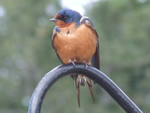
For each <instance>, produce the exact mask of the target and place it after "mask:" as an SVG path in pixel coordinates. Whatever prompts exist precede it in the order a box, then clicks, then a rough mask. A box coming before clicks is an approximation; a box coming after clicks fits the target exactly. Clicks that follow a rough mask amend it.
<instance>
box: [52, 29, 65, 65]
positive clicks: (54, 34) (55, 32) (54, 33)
mask: <svg viewBox="0 0 150 113" xmlns="http://www.w3.org/2000/svg"><path fill="white" fill-rule="evenodd" d="M57 32H60V29H59V28H58V27H55V28H54V29H53V35H52V47H53V49H54V50H55V52H56V55H57V56H58V58H59V60H60V61H61V63H62V64H64V63H63V62H62V60H61V59H60V57H59V55H58V53H57V49H56V48H55V46H54V39H55V37H56V35H57Z"/></svg>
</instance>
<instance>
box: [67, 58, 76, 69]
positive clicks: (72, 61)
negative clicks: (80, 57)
mask: <svg viewBox="0 0 150 113" xmlns="http://www.w3.org/2000/svg"><path fill="white" fill-rule="evenodd" d="M76 61H77V60H76V59H74V60H71V59H69V61H68V62H69V63H72V65H73V66H74V67H75V62H76Z"/></svg>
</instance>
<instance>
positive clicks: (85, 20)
mask: <svg viewBox="0 0 150 113" xmlns="http://www.w3.org/2000/svg"><path fill="white" fill-rule="evenodd" d="M80 24H86V25H87V26H88V27H89V28H90V29H91V30H92V31H93V33H94V34H95V35H96V37H97V47H96V51H95V53H94V55H93V57H92V59H91V63H92V66H93V67H95V68H97V69H100V55H99V42H98V34H97V32H96V30H95V29H94V27H93V23H92V22H91V20H90V19H89V18H88V17H82V18H81V20H80Z"/></svg>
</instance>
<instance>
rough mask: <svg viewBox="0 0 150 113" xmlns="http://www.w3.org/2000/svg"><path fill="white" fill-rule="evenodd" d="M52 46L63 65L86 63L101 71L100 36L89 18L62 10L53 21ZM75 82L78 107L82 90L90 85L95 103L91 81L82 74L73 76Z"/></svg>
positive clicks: (71, 11)
mask: <svg viewBox="0 0 150 113" xmlns="http://www.w3.org/2000/svg"><path fill="white" fill-rule="evenodd" d="M50 21H53V22H55V24H56V27H55V28H54V30H53V35H52V46H53V48H54V50H55V52H56V54H57V56H58V58H59V59H60V61H61V62H62V64H68V63H72V64H74V65H75V63H84V64H85V65H89V64H90V62H91V64H92V66H94V67H95V68H97V69H100V59H99V43H98V34H97V32H96V30H95V29H94V27H93V23H92V22H91V20H90V19H89V18H88V17H85V16H81V14H80V13H79V12H77V11H74V10H71V9H62V10H60V11H59V12H58V13H57V14H56V15H55V17H54V18H53V19H50ZM72 77H73V79H74V80H75V85H76V92H77V99H78V106H79V107H80V88H79V86H80V85H82V86H84V85H85V84H86V83H87V84H88V87H89V90H90V93H91V96H92V99H93V102H94V103H95V98H94V94H93V89H92V82H91V79H89V78H88V77H86V76H84V75H81V74H73V75H72Z"/></svg>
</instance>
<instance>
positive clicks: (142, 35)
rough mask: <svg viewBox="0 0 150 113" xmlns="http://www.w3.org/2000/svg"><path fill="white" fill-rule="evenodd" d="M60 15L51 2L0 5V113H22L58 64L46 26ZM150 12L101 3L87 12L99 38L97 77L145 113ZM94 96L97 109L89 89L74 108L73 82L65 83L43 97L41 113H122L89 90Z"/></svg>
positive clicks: (149, 95) (137, 3)
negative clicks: (105, 79)
mask: <svg viewBox="0 0 150 113" xmlns="http://www.w3.org/2000/svg"><path fill="white" fill-rule="evenodd" d="M86 7H87V6H85V9H86ZM60 9H61V6H60V1H56V0H42V1H40V0H22V1H20V0H13V1H12V0H2V1H1V3H0V112H1V113H16V112H18V113H26V112H27V110H28V104H29V100H30V97H31V95H32V92H33V90H34V88H35V86H36V85H37V83H38V82H39V81H40V79H41V78H42V76H43V75H44V74H45V73H47V72H48V71H49V70H51V69H52V68H54V67H55V66H57V65H59V64H60V61H59V60H58V58H57V56H56V54H55V52H54V50H53V49H52V45H51V36H52V30H53V28H54V26H55V25H54V24H53V23H50V22H49V21H48V20H49V19H50V18H52V17H53V16H54V15H55V13H56V12H57V11H59V10H60ZM149 11H150V2H149V1H148V0H132V1H130V0H124V1H121V0H101V1H97V2H96V3H94V2H93V3H92V4H91V7H88V9H86V15H87V16H89V17H90V18H91V20H92V21H93V23H94V25H95V28H96V30H97V32H98V34H99V42H100V56H101V71H103V72H104V73H106V74H107V75H109V77H110V78H111V79H112V80H113V81H114V82H115V83H117V85H118V86H119V87H120V88H121V89H122V90H123V91H124V92H125V93H126V94H127V95H128V96H129V97H130V98H131V99H132V100H133V101H134V102H135V103H136V104H137V105H138V106H139V107H140V108H141V109H142V110H143V111H144V112H145V113H148V112H149V111H150V107H149V106H150V84H149V82H150V44H149V42H150V38H149V36H150V23H149V20H150V14H149ZM94 93H95V97H96V104H93V103H92V99H91V96H90V94H89V91H88V88H87V87H86V88H85V87H81V108H78V106H77V99H76V91H75V88H74V82H73V81H72V79H71V78H70V77H69V76H67V77H64V78H63V79H60V80H59V82H57V83H55V84H54V85H53V86H52V88H51V89H50V90H49V92H48V93H47V95H46V97H45V100H44V102H43V105H42V113H60V112H61V113H74V112H78V113H91V112H92V113H98V112H102V113H121V112H124V111H123V110H122V108H121V107H119V106H118V105H117V103H116V102H115V101H114V100H113V99H112V98H111V97H110V96H109V95H108V94H107V93H106V92H105V91H104V90H103V89H102V88H100V87H99V86H98V85H94ZM60 94H61V95H60Z"/></svg>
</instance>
